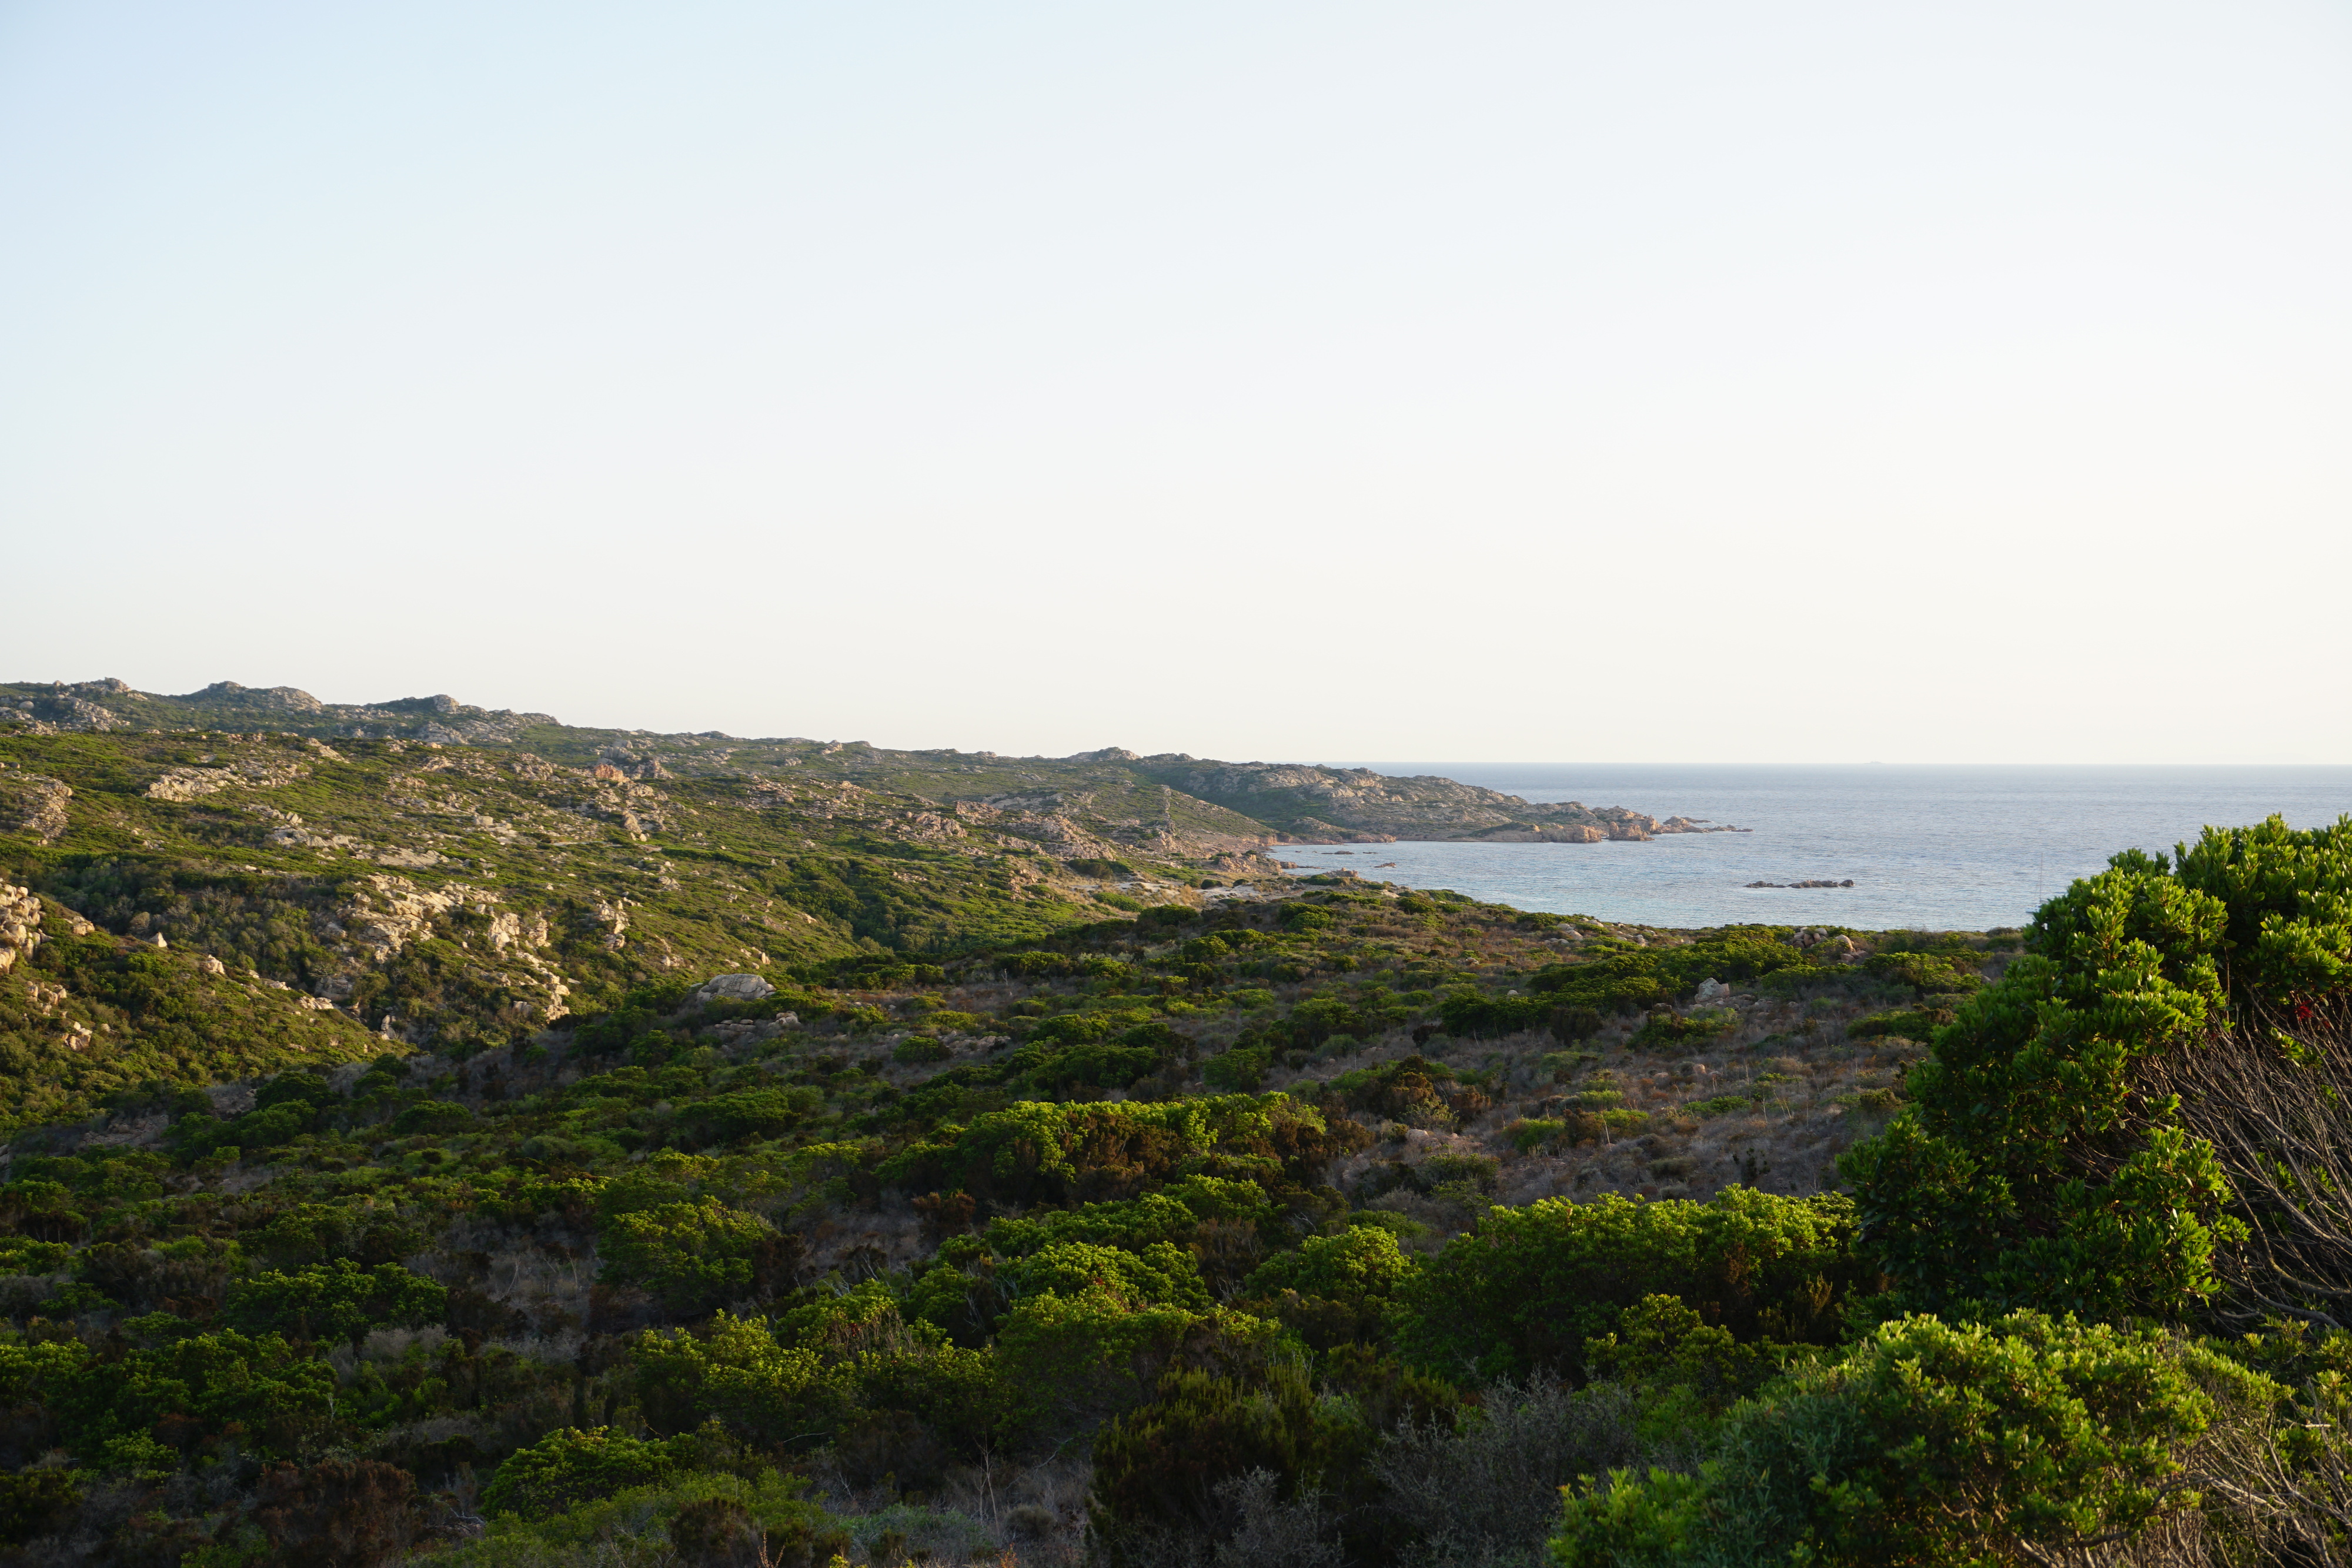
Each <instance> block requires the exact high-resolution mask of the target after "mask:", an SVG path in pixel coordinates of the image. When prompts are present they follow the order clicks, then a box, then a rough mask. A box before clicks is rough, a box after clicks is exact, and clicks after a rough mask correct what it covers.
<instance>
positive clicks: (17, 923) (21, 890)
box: [0, 883, 43, 975]
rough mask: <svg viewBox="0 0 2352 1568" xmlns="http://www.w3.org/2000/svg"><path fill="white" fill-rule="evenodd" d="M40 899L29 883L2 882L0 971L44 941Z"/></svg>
mask: <svg viewBox="0 0 2352 1568" xmlns="http://www.w3.org/2000/svg"><path fill="white" fill-rule="evenodd" d="M42 940H43V937H42V933H41V901H40V899H39V898H38V897H37V895H36V894H34V893H33V891H32V889H30V888H26V887H11V886H9V885H8V884H7V883H0V975H5V974H6V973H7V972H8V971H9V970H11V969H13V968H15V967H16V960H17V959H19V958H29V957H31V956H33V950H34V949H35V948H37V947H38V946H40V945H41V942H42Z"/></svg>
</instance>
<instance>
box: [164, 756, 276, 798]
mask: <svg viewBox="0 0 2352 1568" xmlns="http://www.w3.org/2000/svg"><path fill="white" fill-rule="evenodd" d="M308 772H310V768H309V766H308V765H307V764H305V763H302V762H300V761H298V760H296V759H295V758H290V757H272V756H268V755H264V756H259V757H245V758H232V759H230V760H228V761H226V762H221V763H213V764H210V765H207V766H204V767H194V768H165V769H164V770H163V777H161V778H159V779H156V780H155V781H154V782H153V783H152V784H150V785H148V786H147V789H146V795H147V798H148V799H149V800H201V799H203V798H204V797H205V796H206V795H217V794H218V793H220V792H221V791H222V790H224V789H238V788H242V789H278V788H279V787H280V786H282V785H287V784H291V783H293V782H294V781H295V780H296V779H299V778H301V777H302V776H303V775H304V774H306V773H308Z"/></svg>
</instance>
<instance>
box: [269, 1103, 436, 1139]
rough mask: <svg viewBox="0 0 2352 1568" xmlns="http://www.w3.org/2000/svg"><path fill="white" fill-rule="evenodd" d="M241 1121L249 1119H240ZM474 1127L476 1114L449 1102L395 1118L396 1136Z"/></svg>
mask: <svg viewBox="0 0 2352 1568" xmlns="http://www.w3.org/2000/svg"><path fill="white" fill-rule="evenodd" d="M239 1120H240V1121H244V1120H249V1118H240V1119H239ZM473 1125H474V1113H473V1112H471V1111H470V1110H468V1109H467V1108H466V1107H465V1106H463V1105H460V1104H457V1103H455V1102H454V1101H448V1100H419V1101H418V1102H417V1103H415V1104H414V1105H411V1106H409V1107H408V1108H407V1109H406V1110H404V1111H403V1112H402V1113H400V1114H399V1115H397V1116H395V1117H394V1118H393V1122H392V1130H393V1131H394V1133H396V1134H404V1135H405V1134H417V1133H463V1132H467V1131H469V1130H470V1129H471V1128H472V1127H473Z"/></svg>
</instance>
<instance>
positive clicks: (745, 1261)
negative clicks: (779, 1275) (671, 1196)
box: [597, 1198, 783, 1311]
mask: <svg viewBox="0 0 2352 1568" xmlns="http://www.w3.org/2000/svg"><path fill="white" fill-rule="evenodd" d="M597 1244H598V1250H599V1251H600V1252H601V1254H602V1255H603V1258H604V1267H605V1269H606V1270H608V1271H609V1272H610V1273H611V1274H612V1275H613V1276H614V1278H615V1279H619V1280H626V1281H634V1282H635V1283H637V1284H641V1285H643V1286H645V1287H646V1289H647V1290H649V1291H653V1292H654V1293H655V1294H656V1295H658V1296H660V1297H662V1298H663V1299H664V1300H665V1301H668V1302H670V1303H671V1304H672V1305H674V1306H676V1307H677V1308H678V1309H679V1310H681V1311H690V1310H692V1309H694V1308H697V1307H709V1306H714V1305H716V1304H717V1303H719V1302H720V1301H731V1300H734V1299H735V1298H737V1297H740V1296H744V1295H748V1294H750V1293H751V1291H752V1290H753V1288H754V1285H755V1283H756V1282H758V1281H760V1280H761V1276H762V1275H763V1274H764V1273H766V1272H767V1271H769V1270H772V1269H773V1268H774V1267H775V1266H776V1265H777V1264H778V1263H779V1262H781V1261H782V1252H783V1243H782V1238H781V1237H779V1236H778V1234H777V1232H776V1228H775V1227H773V1226H772V1225H770V1224H769V1223H768V1222H767V1221H766V1220H764V1219H762V1218H760V1217H759V1216H758V1215H756V1214H744V1213H741V1212H739V1211H738V1210H735V1209H731V1208H729V1207H726V1206H725V1205H723V1204H721V1203H719V1201H718V1200H717V1199H715V1198H705V1199H703V1200H702V1201H701V1202H699V1203H665V1204H661V1205H658V1206H656V1207H652V1208H646V1209H639V1210H635V1211H634V1212H630V1213H623V1214H612V1215H608V1216H607V1217H606V1218H605V1219H604V1224H603V1226H602V1228H601V1229H600V1231H599V1234H598V1238H597Z"/></svg>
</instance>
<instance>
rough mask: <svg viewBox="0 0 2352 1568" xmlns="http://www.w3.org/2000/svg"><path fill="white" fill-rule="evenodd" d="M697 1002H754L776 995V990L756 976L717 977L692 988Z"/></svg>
mask: <svg viewBox="0 0 2352 1568" xmlns="http://www.w3.org/2000/svg"><path fill="white" fill-rule="evenodd" d="M693 994H694V996H695V998H696V999H697V1000H699V1001H706V1002H721V1001H723V1002H756V1001H761V1000H764V999H765V998H769V997H772V996H774V995H775V994H776V988H775V987H773V986H772V985H770V984H768V982H767V981H765V980H763V979H761V977H759V976H757V975H719V976H717V977H713V978H711V979H708V980H705V981H703V982H702V984H700V985H698V986H697V987H695V988H694V993H693Z"/></svg>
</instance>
